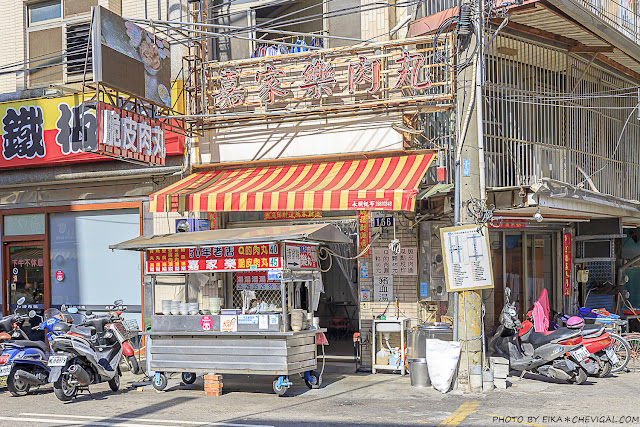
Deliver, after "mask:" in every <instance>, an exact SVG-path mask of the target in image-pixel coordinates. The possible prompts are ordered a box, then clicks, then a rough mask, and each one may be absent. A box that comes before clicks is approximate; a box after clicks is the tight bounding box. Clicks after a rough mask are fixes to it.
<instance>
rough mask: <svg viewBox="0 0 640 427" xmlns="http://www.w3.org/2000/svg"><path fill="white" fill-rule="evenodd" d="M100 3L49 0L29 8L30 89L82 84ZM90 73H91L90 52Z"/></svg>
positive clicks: (86, 0) (88, 69) (28, 67)
mask: <svg viewBox="0 0 640 427" xmlns="http://www.w3.org/2000/svg"><path fill="white" fill-rule="evenodd" d="M97 4H98V1H97V0H47V1H40V2H32V3H29V4H27V5H26V7H25V13H26V17H27V24H28V25H27V34H26V38H27V45H28V49H27V53H28V61H29V62H28V65H27V69H28V73H27V76H28V82H27V84H28V86H29V87H42V86H46V85H51V84H57V83H73V82H77V81H81V80H82V77H83V75H84V70H85V61H86V56H87V44H88V43H89V41H90V37H89V32H90V26H91V24H90V20H91V7H92V6H97ZM88 59H89V60H88V62H87V72H88V73H90V72H91V51H89V58H88Z"/></svg>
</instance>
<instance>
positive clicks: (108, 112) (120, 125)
mask: <svg viewBox="0 0 640 427" xmlns="http://www.w3.org/2000/svg"><path fill="white" fill-rule="evenodd" d="M98 123H99V126H98V145H97V149H96V150H95V152H96V153H100V154H103V155H106V156H113V157H117V158H121V157H124V158H127V159H132V160H139V161H142V162H145V163H152V164H155V165H160V166H164V159H165V157H166V148H165V142H164V137H165V130H164V124H163V123H162V122H160V121H158V120H153V119H150V118H149V117H145V116H142V115H140V114H135V113H132V112H131V111H126V110H122V109H120V108H116V107H114V106H112V105H108V104H105V103H104V102H98Z"/></svg>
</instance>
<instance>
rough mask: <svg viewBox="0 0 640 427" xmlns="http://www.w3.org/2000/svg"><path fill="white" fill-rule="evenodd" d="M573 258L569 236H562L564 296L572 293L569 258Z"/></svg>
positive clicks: (571, 269)
mask: <svg viewBox="0 0 640 427" xmlns="http://www.w3.org/2000/svg"><path fill="white" fill-rule="evenodd" d="M572 257H573V247H572V245H571V234H563V235H562V272H563V283H564V295H565V296H568V295H571V294H572V293H573V286H572V280H571V279H572V272H573V268H572V264H571V258H572Z"/></svg>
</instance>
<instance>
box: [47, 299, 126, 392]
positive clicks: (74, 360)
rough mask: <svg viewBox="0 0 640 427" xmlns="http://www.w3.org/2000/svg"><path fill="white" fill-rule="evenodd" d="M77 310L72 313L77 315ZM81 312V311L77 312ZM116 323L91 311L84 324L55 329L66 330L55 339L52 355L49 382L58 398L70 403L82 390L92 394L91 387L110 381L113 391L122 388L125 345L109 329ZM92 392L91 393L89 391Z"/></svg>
mask: <svg viewBox="0 0 640 427" xmlns="http://www.w3.org/2000/svg"><path fill="white" fill-rule="evenodd" d="M71 310H74V309H73V308H70V309H69V312H70V313H71V312H73V311H71ZM74 311H76V312H77V310H74ZM112 321H113V319H112V316H111V315H107V316H95V315H92V314H90V312H87V313H86V315H85V318H84V320H83V322H82V324H80V325H78V326H75V325H67V327H65V326H64V325H62V324H60V323H58V324H57V325H55V326H54V330H60V329H62V328H63V330H65V329H66V330H65V333H64V334H61V335H58V336H56V337H54V338H53V341H52V342H51V348H52V350H53V351H54V353H53V354H52V355H51V356H49V362H48V364H49V368H50V369H51V372H50V374H49V382H51V383H53V392H54V394H55V396H56V397H57V398H58V399H59V400H61V401H63V402H66V401H70V400H72V399H73V398H74V397H76V395H77V394H78V392H79V391H80V390H87V391H89V385H90V384H97V383H101V382H105V381H107V382H108V383H109V387H110V388H111V390H113V391H118V389H119V388H120V376H121V375H122V373H121V372H120V367H119V366H118V365H119V362H120V358H121V357H122V345H121V344H120V341H119V340H118V338H116V336H115V334H114V333H113V332H112V331H111V330H110V329H109V328H105V326H106V325H107V324H109V323H111V322H112ZM89 393H90V392H89Z"/></svg>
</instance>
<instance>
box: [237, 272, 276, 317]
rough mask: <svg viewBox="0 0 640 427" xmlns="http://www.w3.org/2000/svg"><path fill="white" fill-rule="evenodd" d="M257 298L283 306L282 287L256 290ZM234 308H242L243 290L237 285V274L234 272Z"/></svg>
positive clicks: (268, 303)
mask: <svg viewBox="0 0 640 427" xmlns="http://www.w3.org/2000/svg"><path fill="white" fill-rule="evenodd" d="M254 292H255V293H256V299H257V300H258V301H261V302H265V303H266V304H267V305H270V304H273V305H275V306H276V307H282V297H281V295H280V289H267V290H256V291H254ZM232 307H234V308H242V291H240V290H238V287H237V274H236V273H233V305H232Z"/></svg>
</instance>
